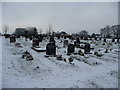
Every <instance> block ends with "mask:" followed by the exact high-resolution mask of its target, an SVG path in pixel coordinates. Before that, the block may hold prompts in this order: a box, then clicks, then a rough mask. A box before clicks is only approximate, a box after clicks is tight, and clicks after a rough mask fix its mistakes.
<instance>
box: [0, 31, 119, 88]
mask: <svg viewBox="0 0 120 90" xmlns="http://www.w3.org/2000/svg"><path fill="white" fill-rule="evenodd" d="M17 31H19V30H16V32H17ZM1 38H2V40H3V48H2V49H3V52H2V53H3V59H4V60H3V68H4V71H3V75H4V76H5V77H4V78H3V80H4V82H3V87H5V86H4V83H5V84H7V86H8V87H9V88H10V87H13V86H14V87H21V85H22V87H29V85H28V86H24V84H22V82H26V84H27V83H29V84H33V83H36V82H39V83H37V84H33V86H31V87H38V88H39V87H42V88H44V87H50V88H51V87H53V88H54V87H60V88H61V87H63V88H81V87H83V88H84V87H85V88H109V87H111V88H115V87H117V80H118V79H117V75H118V66H117V64H118V53H119V52H120V51H119V49H118V45H119V43H120V42H119V38H118V39H116V38H113V39H112V38H105V37H101V38H96V37H95V38H90V37H85V38H84V37H82V38H81V37H76V38H74V37H73V36H71V35H59V36H57V35H44V34H40V35H32V36H31V35H29V36H28V37H26V36H21V35H20V37H19V38H18V36H16V35H15V33H14V35H13V34H12V35H10V36H9V35H8V36H6V35H5V36H1ZM6 61H7V63H6ZM111 72H112V74H110V73H111ZM6 78H11V79H13V78H15V79H16V80H15V81H12V82H11V84H9V83H7V81H6ZM11 79H8V80H11ZM21 80H22V81H21ZM25 80H26V81H25ZM61 80H62V81H61ZM56 81H57V82H59V83H55V82H56ZM16 82H19V84H17V85H13V84H15V83H16ZM51 82H52V83H51ZM90 82H94V83H95V85H91V83H90ZM66 83H68V84H66ZM11 85H12V86H11Z"/></svg>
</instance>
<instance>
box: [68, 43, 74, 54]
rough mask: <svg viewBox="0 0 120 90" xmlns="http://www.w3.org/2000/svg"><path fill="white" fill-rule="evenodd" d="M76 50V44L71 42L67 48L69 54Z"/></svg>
mask: <svg viewBox="0 0 120 90" xmlns="http://www.w3.org/2000/svg"><path fill="white" fill-rule="evenodd" d="M74 51H75V47H74V45H73V44H69V45H68V48H67V54H68V55H70V54H72V53H74Z"/></svg>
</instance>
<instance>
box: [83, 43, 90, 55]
mask: <svg viewBox="0 0 120 90" xmlns="http://www.w3.org/2000/svg"><path fill="white" fill-rule="evenodd" d="M84 53H85V54H87V53H90V44H89V43H85V48H84Z"/></svg>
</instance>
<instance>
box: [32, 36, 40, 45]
mask: <svg viewBox="0 0 120 90" xmlns="http://www.w3.org/2000/svg"><path fill="white" fill-rule="evenodd" d="M32 46H33V47H37V46H39V41H38V38H34V39H33V42H32Z"/></svg>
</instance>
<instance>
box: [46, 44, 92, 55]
mask: <svg viewBox="0 0 120 90" xmlns="http://www.w3.org/2000/svg"><path fill="white" fill-rule="evenodd" d="M74 52H75V45H74V44H68V46H67V55H70V54H72V53H74ZM84 53H86V54H87V53H90V44H89V43H86V44H85V47H84ZM46 55H51V56H56V45H55V43H54V42H50V43H48V44H47V46H46Z"/></svg>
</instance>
